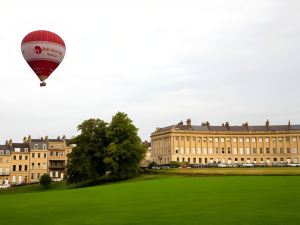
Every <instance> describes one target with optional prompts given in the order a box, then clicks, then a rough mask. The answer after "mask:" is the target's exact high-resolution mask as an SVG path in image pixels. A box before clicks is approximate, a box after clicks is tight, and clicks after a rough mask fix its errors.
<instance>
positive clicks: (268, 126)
mask: <svg viewBox="0 0 300 225" xmlns="http://www.w3.org/2000/svg"><path fill="white" fill-rule="evenodd" d="M266 127H267V128H268V129H269V128H270V122H269V120H267V121H266Z"/></svg>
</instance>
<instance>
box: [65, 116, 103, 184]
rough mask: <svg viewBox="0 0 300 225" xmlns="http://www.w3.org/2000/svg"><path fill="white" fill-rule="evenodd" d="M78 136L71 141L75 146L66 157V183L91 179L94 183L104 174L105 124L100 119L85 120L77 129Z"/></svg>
mask: <svg viewBox="0 0 300 225" xmlns="http://www.w3.org/2000/svg"><path fill="white" fill-rule="evenodd" d="M77 129H78V131H80V134H79V135H78V136H77V137H75V138H73V139H72V143H73V144H75V147H74V148H73V150H72V152H71V153H70V154H69V155H68V165H67V175H68V176H67V177H68V183H78V182H80V181H83V180H87V179H91V180H93V181H95V180H96V179H97V178H98V177H99V176H102V175H104V174H105V172H106V165H105V164H104V163H103V159H104V157H105V153H106V147H107V146H108V144H109V143H108V139H107V137H106V133H107V123H106V122H104V121H103V120H100V119H89V120H85V121H84V122H83V123H81V124H80V125H79V126H78V127H77Z"/></svg>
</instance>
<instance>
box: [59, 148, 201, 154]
mask: <svg viewBox="0 0 300 225" xmlns="http://www.w3.org/2000/svg"><path fill="white" fill-rule="evenodd" d="M62 153H63V152H62ZM192 154H196V149H195V148H192ZM62 156H63V155H62Z"/></svg>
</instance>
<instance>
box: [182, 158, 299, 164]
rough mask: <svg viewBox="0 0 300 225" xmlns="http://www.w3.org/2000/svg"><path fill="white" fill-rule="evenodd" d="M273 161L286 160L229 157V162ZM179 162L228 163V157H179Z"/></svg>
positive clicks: (290, 160)
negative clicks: (220, 158)
mask: <svg viewBox="0 0 300 225" xmlns="http://www.w3.org/2000/svg"><path fill="white" fill-rule="evenodd" d="M271 161H273V162H281V163H283V162H285V161H284V158H282V157H281V158H277V157H273V158H253V160H252V161H251V159H250V158H227V163H233V162H234V163H245V162H247V163H271ZM177 162H188V163H221V162H222V163H226V159H222V160H219V159H217V158H215V159H214V158H203V159H202V158H198V159H197V158H184V157H183V158H179V157H177ZM286 162H288V163H290V162H292V159H290V158H288V159H286ZM293 162H294V163H298V158H294V159H293Z"/></svg>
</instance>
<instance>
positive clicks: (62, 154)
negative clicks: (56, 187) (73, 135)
mask: <svg viewBox="0 0 300 225" xmlns="http://www.w3.org/2000/svg"><path fill="white" fill-rule="evenodd" d="M189 151H190V149H189ZM194 154H195V148H194ZM60 155H61V156H64V155H65V153H64V152H61V153H60Z"/></svg>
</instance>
